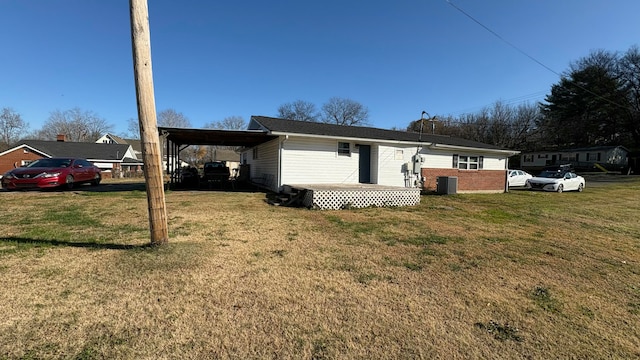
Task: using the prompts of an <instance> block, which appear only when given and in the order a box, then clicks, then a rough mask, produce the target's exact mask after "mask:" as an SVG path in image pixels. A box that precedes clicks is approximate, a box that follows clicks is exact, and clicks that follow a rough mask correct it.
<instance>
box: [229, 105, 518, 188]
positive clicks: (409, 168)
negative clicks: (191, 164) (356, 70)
mask: <svg viewBox="0 0 640 360" xmlns="http://www.w3.org/2000/svg"><path fill="white" fill-rule="evenodd" d="M248 130H249V131H256V130H260V131H262V132H264V133H265V134H268V135H269V136H271V137H275V138H274V139H272V140H267V141H266V142H264V143H262V144H260V145H257V146H254V147H251V148H247V149H246V150H245V151H244V152H243V153H242V154H241V162H242V164H243V165H248V168H249V172H250V178H251V180H252V181H254V182H257V183H261V184H262V185H263V186H265V187H266V188H268V189H270V190H273V191H280V190H282V187H283V186H284V185H298V184H359V183H366V184H379V185H386V186H395V187H414V186H422V187H424V188H425V189H427V190H435V189H436V182H437V179H438V178H439V177H456V178H457V186H458V190H457V191H458V192H504V191H505V189H506V188H507V186H506V171H507V168H508V157H509V156H512V155H515V154H518V153H519V152H517V151H512V150H507V149H502V148H499V147H496V146H493V145H488V144H483V143H479V142H475V141H469V140H465V139H460V138H454V137H450V136H444V135H431V134H422V135H420V134H417V133H409V132H404V131H393V130H384V129H377V128H370V127H357V126H340V125H332V124H324V123H314V122H304V121H294V120H285V119H278V118H271V117H264V116H252V117H251V121H250V123H249V128H248ZM414 170H415V171H414Z"/></svg>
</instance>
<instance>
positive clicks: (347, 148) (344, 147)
mask: <svg viewBox="0 0 640 360" xmlns="http://www.w3.org/2000/svg"><path fill="white" fill-rule="evenodd" d="M338 155H340V156H351V144H349V143H348V142H338Z"/></svg>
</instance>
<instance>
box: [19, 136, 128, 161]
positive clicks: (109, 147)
mask: <svg viewBox="0 0 640 360" xmlns="http://www.w3.org/2000/svg"><path fill="white" fill-rule="evenodd" d="M20 145H27V146H29V147H32V148H34V149H36V150H38V151H40V152H43V153H45V154H47V155H49V156H51V157H66V156H68V157H79V158H85V159H89V160H111V161H113V160H122V159H123V158H124V155H125V154H126V152H127V150H128V149H129V145H120V144H96V143H87V142H63V141H44V140H23V141H21V142H19V143H18V146H20Z"/></svg>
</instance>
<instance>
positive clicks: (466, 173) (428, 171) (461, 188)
mask: <svg viewBox="0 0 640 360" xmlns="http://www.w3.org/2000/svg"><path fill="white" fill-rule="evenodd" d="M422 176H423V178H424V189H425V190H428V191H435V190H436V189H437V179H438V177H440V176H455V177H457V178H458V192H502V191H504V190H505V187H506V184H507V173H506V170H458V169H433V168H423V169H422Z"/></svg>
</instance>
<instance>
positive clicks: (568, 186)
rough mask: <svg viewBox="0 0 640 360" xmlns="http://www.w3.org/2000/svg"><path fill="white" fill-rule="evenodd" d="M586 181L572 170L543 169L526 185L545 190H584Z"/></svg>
mask: <svg viewBox="0 0 640 360" xmlns="http://www.w3.org/2000/svg"><path fill="white" fill-rule="evenodd" d="M585 185H586V183H585V181H584V178H583V177H582V176H580V175H576V174H575V173H572V172H560V171H543V172H542V173H540V175H538V176H536V177H533V178H531V179H529V180H527V183H526V185H525V186H526V187H527V188H529V189H531V190H544V191H556V192H559V193H560V192H563V191H570V190H576V191H582V190H584V187H585Z"/></svg>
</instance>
